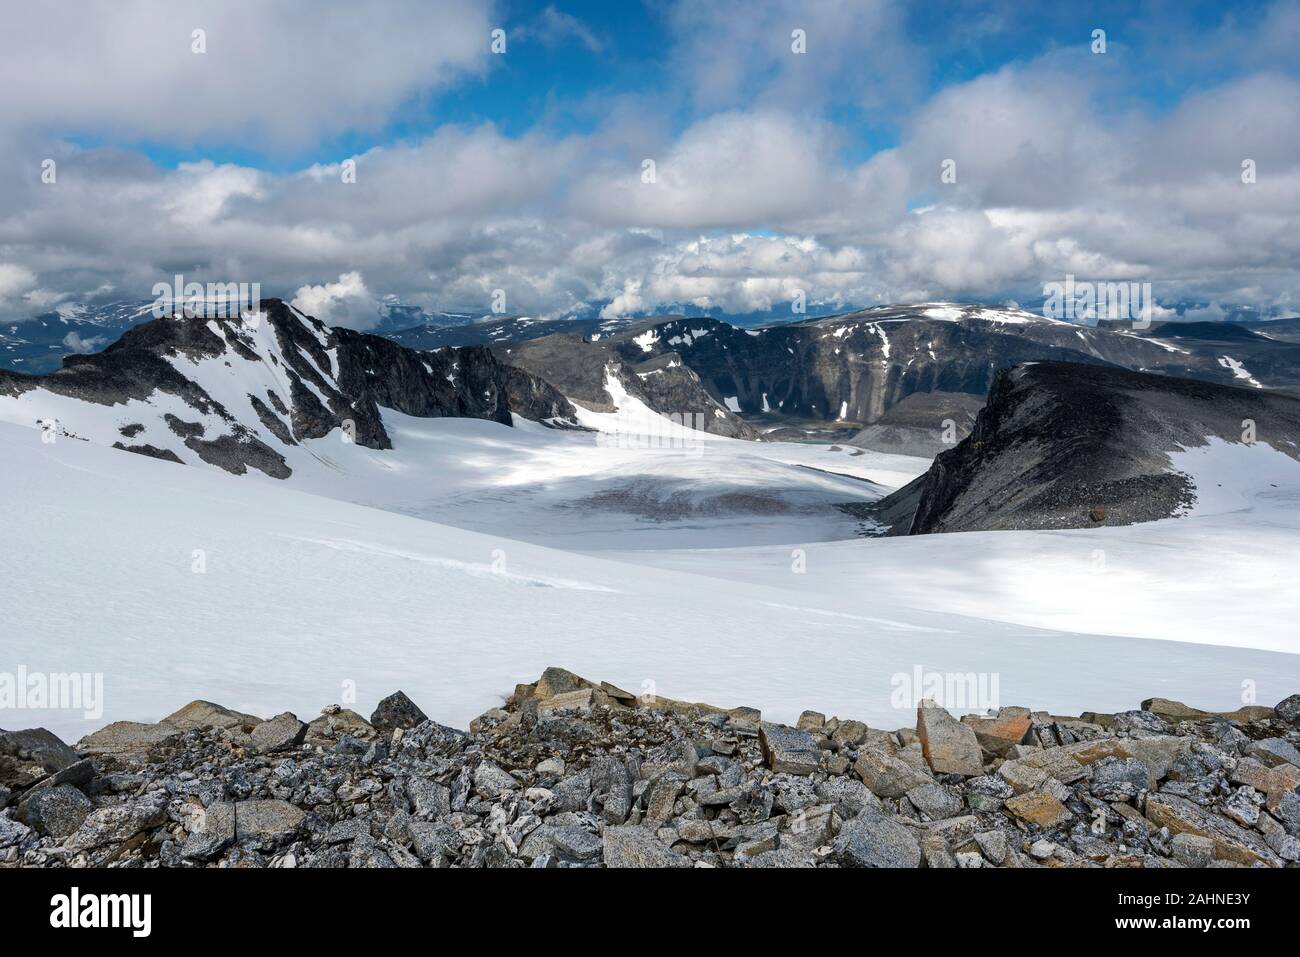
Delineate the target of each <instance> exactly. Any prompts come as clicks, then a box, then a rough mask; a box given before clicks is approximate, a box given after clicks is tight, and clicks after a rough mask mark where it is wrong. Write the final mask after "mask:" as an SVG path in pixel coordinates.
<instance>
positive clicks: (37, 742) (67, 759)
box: [0, 728, 81, 774]
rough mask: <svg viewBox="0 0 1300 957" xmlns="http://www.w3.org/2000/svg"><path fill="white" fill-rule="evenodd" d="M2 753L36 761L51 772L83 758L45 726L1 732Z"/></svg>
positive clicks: (0, 747) (0, 750)
mask: <svg viewBox="0 0 1300 957" xmlns="http://www.w3.org/2000/svg"><path fill="white" fill-rule="evenodd" d="M0 754H7V755H10V756H12V757H15V758H19V759H22V760H25V761H32V762H35V763H36V764H39V765H40V766H41V767H42V768H43V769H44V770H45V771H47V772H48V773H51V774H52V773H54V772H56V771H62V770H63V769H65V768H67V767H70V766H72V765H74V764H76V763H77V762H78V761H79V760H81V755H79V754H77V752H76V751H74V750H73V749H72V748H70V747H68V746H67V745H66V744H64V743H63V742H62V741H60V740H59V738H58V736H57V735H55V734H54V733H52V732H50V731H47V730H45V729H44V728H30V729H28V730H26V731H4V732H0Z"/></svg>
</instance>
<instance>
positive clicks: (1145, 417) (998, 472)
mask: <svg viewBox="0 0 1300 957" xmlns="http://www.w3.org/2000/svg"><path fill="white" fill-rule="evenodd" d="M1248 425H1249V432H1250V433H1252V434H1253V439H1252V441H1258V442H1260V443H1264V444H1267V445H1268V446H1270V447H1271V448H1273V449H1275V450H1277V451H1279V452H1282V453H1283V454H1285V455H1288V456H1290V457H1291V458H1293V459H1295V458H1300V397H1295V396H1291V395H1288V394H1285V393H1281V392H1267V391H1262V390H1256V389H1248V388H1236V387H1232V386H1225V385H1217V384H1213V383H1209V382H1201V381H1195V380H1191V379H1180V378H1174V377H1171V376H1158V375H1150V374H1144V373H1137V372H1129V371H1127V370H1123V369H1114V368H1104V367H1097V366H1083V365H1076V364H1072V363H1062V362H1030V363H1025V364H1023V365H1019V366H1016V367H1014V368H1011V369H1007V370H1004V371H1002V372H1000V373H999V374H998V377H997V378H996V380H995V381H994V384H993V388H992V390H991V392H990V394H989V399H988V402H987V404H986V405H985V406H984V408H983V409H982V410H981V411H980V412H979V414H978V416H977V417H976V420H975V423H974V427H973V430H972V431H971V434H970V435H969V436H968V437H967V438H966V439H964V440H963V441H962V442H961V443H959V444H958V445H956V446H955V447H953V448H951V449H948V450H947V451H944V452H941V453H940V454H939V455H938V456H937V457H936V458H935V460H934V462H933V463H932V464H931V466H930V468H929V470H927V471H926V473H925V474H924V475H922V476H920V477H919V478H917V479H915V480H914V481H913V482H911V483H909V484H908V485H906V486H904V487H903V488H901V489H899V490H898V491H896V492H894V493H893V494H892V495H889V496H887V497H886V498H884V499H882V500H881V501H880V502H878V503H876V504H874V505H872V506H869V507H867V508H866V509H865V514H867V515H868V516H869V517H872V518H874V519H875V520H876V521H878V522H879V523H880V524H881V525H882V526H884V527H885V528H888V529H889V530H890V532H891V533H892V534H926V533H931V532H951V531H982V530H991V529H1024V528H1086V527H1091V526H1094V525H1128V524H1132V523H1134V522H1143V521H1153V520H1156V519H1161V518H1170V517H1173V516H1176V515H1180V514H1183V513H1184V512H1185V511H1187V510H1188V509H1189V508H1190V507H1191V506H1192V505H1193V504H1194V502H1195V501H1196V488H1195V486H1194V485H1193V483H1192V481H1191V479H1190V478H1189V477H1188V476H1187V475H1185V474H1183V473H1181V472H1179V471H1177V470H1176V469H1175V468H1174V467H1173V465H1172V463H1171V461H1170V458H1169V455H1170V453H1172V452H1176V451H1180V450H1184V449H1189V448H1197V447H1202V446H1205V445H1206V443H1207V442H1208V441H1210V440H1213V439H1218V440H1221V441H1224V442H1228V443H1234V444H1241V443H1242V442H1243V435H1244V434H1246V430H1247V426H1248Z"/></svg>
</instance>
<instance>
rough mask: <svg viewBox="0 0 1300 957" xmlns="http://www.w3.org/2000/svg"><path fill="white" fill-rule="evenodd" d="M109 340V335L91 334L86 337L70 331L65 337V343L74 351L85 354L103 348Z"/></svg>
mask: <svg viewBox="0 0 1300 957" xmlns="http://www.w3.org/2000/svg"><path fill="white" fill-rule="evenodd" d="M107 342H108V337H107V336H91V337H89V338H85V337H83V336H80V335H78V334H77V333H75V332H69V333H68V334H67V335H66V336H64V337H63V344H64V345H65V346H67V347H68V348H69V349H71V350H72V351H73V352H77V353H80V354H82V355H85V354H86V353H90V352H96V351H98V350H99V349H102V348H103V347H104V345H105V344H106V343H107Z"/></svg>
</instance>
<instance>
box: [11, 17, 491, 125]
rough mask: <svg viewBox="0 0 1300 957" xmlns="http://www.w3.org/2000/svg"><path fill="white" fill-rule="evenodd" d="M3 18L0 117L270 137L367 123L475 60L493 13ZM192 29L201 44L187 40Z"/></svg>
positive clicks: (484, 49)
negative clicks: (201, 48) (200, 34)
mask: <svg viewBox="0 0 1300 957" xmlns="http://www.w3.org/2000/svg"><path fill="white" fill-rule="evenodd" d="M4 18H5V22H4V30H3V32H0V61H3V62H4V64H5V72H6V75H7V76H8V77H11V78H14V82H6V83H3V84H0V117H3V118H4V119H3V121H0V123H3V125H4V126H7V127H10V128H11V129H12V128H17V129H42V130H55V131H58V130H63V129H68V128H72V129H76V130H80V131H84V132H108V133H112V134H114V135H117V136H122V137H126V138H128V139H140V138H142V139H152V140H157V141H163V142H167V143H175V142H177V141H184V142H198V141H199V140H200V139H202V138H207V137H225V138H227V139H228V140H234V139H235V138H238V137H247V136H256V137H259V138H261V139H262V140H263V144H265V143H267V142H269V143H271V144H273V145H281V146H291V145H295V144H298V143H301V142H302V141H303V140H304V139H305V138H308V137H315V136H321V135H330V134H335V133H340V132H342V131H345V130H349V129H355V128H358V127H360V128H367V127H371V126H372V125H373V124H374V123H375V122H376V121H377V120H379V119H381V118H383V117H384V116H386V115H387V113H388V112H389V111H390V110H392V109H393V108H395V107H396V106H398V104H400V103H401V102H402V101H403V100H405V99H407V98H408V97H410V96H412V95H414V94H418V93H421V92H424V91H428V90H433V89H437V88H439V87H441V86H443V85H445V84H446V83H447V82H448V81H450V80H452V79H454V78H456V77H458V76H460V75H463V74H465V73H478V72H482V71H484V70H486V69H487V66H488V59H487V58H488V55H489V54H488V34H489V31H490V30H491V28H492V25H493V24H492V19H493V17H492V7H491V5H490V4H483V3H479V2H474V0H386V2H384V3H380V4H364V3H354V2H352V0H276V2H275V3H207V2H203V0H135V2H121V3H117V2H87V3H80V4H77V6H76V10H75V13H71V12H70V11H69V10H68V8H66V7H64V6H62V5H59V4H48V3H34V4H10V5H8V6H7V7H6V10H5V14H4ZM195 30H204V31H205V32H206V45H207V52H206V53H202V54H200V53H195V52H193V46H194V40H193V33H194V31H195ZM18 78H21V81H19V80H18Z"/></svg>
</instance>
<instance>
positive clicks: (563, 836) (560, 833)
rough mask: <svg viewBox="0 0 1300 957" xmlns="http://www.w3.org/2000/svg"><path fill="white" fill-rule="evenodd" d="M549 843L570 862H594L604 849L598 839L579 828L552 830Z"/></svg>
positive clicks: (602, 843)
mask: <svg viewBox="0 0 1300 957" xmlns="http://www.w3.org/2000/svg"><path fill="white" fill-rule="evenodd" d="M551 843H552V844H553V845H554V847H555V849H556V851H557V852H558V853H559V854H560V856H561V857H563V858H566V859H568V860H571V861H594V860H596V859H597V858H599V857H600V856H601V851H602V849H603V847H604V842H603V841H602V840H601V839H600V838H599V837H597V836H596V835H595V834H592V833H591V832H590V831H588V830H584V829H583V828H580V827H557V828H552V829H551Z"/></svg>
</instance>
